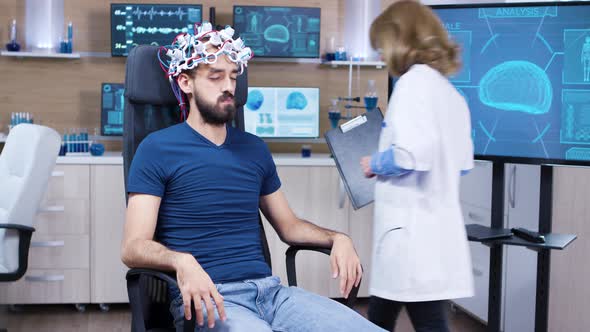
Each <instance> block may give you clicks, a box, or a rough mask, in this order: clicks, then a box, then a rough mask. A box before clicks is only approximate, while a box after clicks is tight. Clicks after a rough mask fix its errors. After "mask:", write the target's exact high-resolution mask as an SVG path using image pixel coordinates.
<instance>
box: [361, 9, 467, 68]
mask: <svg viewBox="0 0 590 332" xmlns="http://www.w3.org/2000/svg"><path fill="white" fill-rule="evenodd" d="M370 34H371V46H372V47H373V48H374V49H377V50H381V51H382V55H383V59H384V61H385V63H386V64H387V67H388V69H389V72H390V74H391V75H393V76H401V75H403V74H404V73H406V72H407V71H408V70H409V69H410V67H411V66H412V65H414V64H425V65H428V66H430V67H432V68H434V69H436V70H438V71H439V72H440V73H441V74H443V75H445V76H450V75H452V74H454V73H456V72H457V71H458V70H459V68H460V67H461V62H460V59H459V46H458V45H457V44H456V43H455V42H453V41H452V40H450V39H449V36H448V32H447V31H446V29H445V28H444V26H443V25H442V23H441V21H440V20H439V19H438V17H437V16H436V14H434V12H433V11H432V10H431V9H430V8H429V7H427V6H424V5H422V4H420V3H419V2H418V1H414V0H401V1H397V2H395V3H393V4H392V5H391V6H389V7H388V8H387V9H385V11H383V13H381V14H380V15H379V16H378V17H377V18H376V19H375V20H374V21H373V23H372V24H371V33H370Z"/></svg>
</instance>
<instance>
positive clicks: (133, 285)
mask: <svg viewBox="0 0 590 332" xmlns="http://www.w3.org/2000/svg"><path fill="white" fill-rule="evenodd" d="M142 276H144V277H145V276H147V277H152V278H156V279H160V280H162V281H164V282H166V283H167V284H168V286H176V287H178V283H177V281H176V279H175V278H174V277H172V275H171V274H169V273H165V272H163V271H159V270H153V269H140V268H134V269H130V270H129V271H127V275H126V277H125V278H126V279H127V292H128V294H129V303H130V304H131V311H132V328H131V330H132V331H134V332H138V331H144V330H143V326H144V314H143V310H144V307H145V303H143V300H142V296H141V288H140V287H141V286H140V282H139V279H140V277H142ZM167 291H168V290H167V289H166V292H167ZM196 317H197V315H196V314H195V304H194V303H191V320H186V319H185V320H184V327H183V330H184V331H187V332H189V331H190V332H194V331H195V324H196Z"/></svg>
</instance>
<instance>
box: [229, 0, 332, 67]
mask: <svg viewBox="0 0 590 332" xmlns="http://www.w3.org/2000/svg"><path fill="white" fill-rule="evenodd" d="M320 12H321V10H320V8H305V7H271V6H234V29H236V32H238V33H239V35H240V37H242V39H243V40H244V42H245V43H246V45H248V47H250V48H251V49H252V51H253V52H254V56H255V57H286V58H318V57H319V54H320V16H321V15H320Z"/></svg>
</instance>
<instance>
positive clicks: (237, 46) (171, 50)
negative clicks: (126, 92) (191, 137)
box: [158, 22, 254, 120]
mask: <svg viewBox="0 0 590 332" xmlns="http://www.w3.org/2000/svg"><path fill="white" fill-rule="evenodd" d="M234 32H235V31H234V29H233V28H232V27H230V26H229V25H228V26H226V27H225V28H224V29H223V30H219V31H218V30H213V26H212V25H211V23H209V22H203V24H202V25H199V26H197V25H195V34H194V35H191V34H188V33H182V34H179V35H178V36H176V38H174V41H173V42H172V45H169V46H167V47H164V46H162V47H160V49H159V51H158V60H159V61H160V66H161V67H162V70H164V72H166V77H168V80H169V81H170V85H171V86H172V91H173V92H174V95H175V96H176V99H177V100H178V104H179V106H180V111H181V115H180V117H181V120H185V119H186V117H187V115H188V114H187V107H186V104H187V102H188V101H187V100H186V96H185V94H184V93H183V92H182V91H181V90H180V87H179V86H178V76H179V75H180V74H181V73H182V72H184V71H187V70H191V69H193V68H196V67H197V66H198V65H199V64H201V63H204V64H213V63H215V62H217V59H218V58H219V57H220V56H222V55H225V56H227V58H228V59H229V60H230V61H231V62H233V63H235V64H236V65H237V66H238V67H239V69H238V75H240V74H242V73H243V72H244V67H247V66H248V60H250V59H252V57H253V56H254V54H253V53H252V50H251V49H250V48H249V47H246V46H245V45H244V42H243V41H242V39H241V38H237V39H234V38H233V36H234ZM210 45H211V46H214V47H215V48H216V49H217V51H215V52H209V51H208V50H207V48H208V47H209V46H210ZM162 53H165V55H166V56H168V57H169V60H168V61H164V60H162V57H161V54H162Z"/></svg>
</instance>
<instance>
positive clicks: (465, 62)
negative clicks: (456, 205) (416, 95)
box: [434, 3, 590, 162]
mask: <svg viewBox="0 0 590 332" xmlns="http://www.w3.org/2000/svg"><path fill="white" fill-rule="evenodd" d="M434 10H435V12H436V14H437V15H438V16H439V17H440V18H441V20H442V22H443V23H444V25H445V28H446V29H447V31H448V32H449V34H450V36H451V37H452V38H453V39H454V40H455V41H456V42H457V43H458V44H459V45H460V46H461V55H462V68H461V71H460V72H458V73H456V74H455V75H454V76H452V77H451V78H450V80H451V82H452V83H453V84H454V85H455V87H456V88H457V90H458V91H459V93H460V94H462V95H463V96H464V97H465V99H466V101H467V103H468V105H469V107H470V111H471V121H472V136H473V142H474V144H475V152H476V155H480V156H503V157H517V158H533V159H549V160H567V161H572V162H576V161H578V162H584V161H590V3H588V4H585V5H584V4H574V5H568V4H559V5H548V6H539V5H538V4H537V5H536V6H532V5H522V4H520V5H518V4H517V5H514V6H507V7H499V6H493V5H492V6H485V5H482V6H439V7H437V6H435V7H434Z"/></svg>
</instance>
